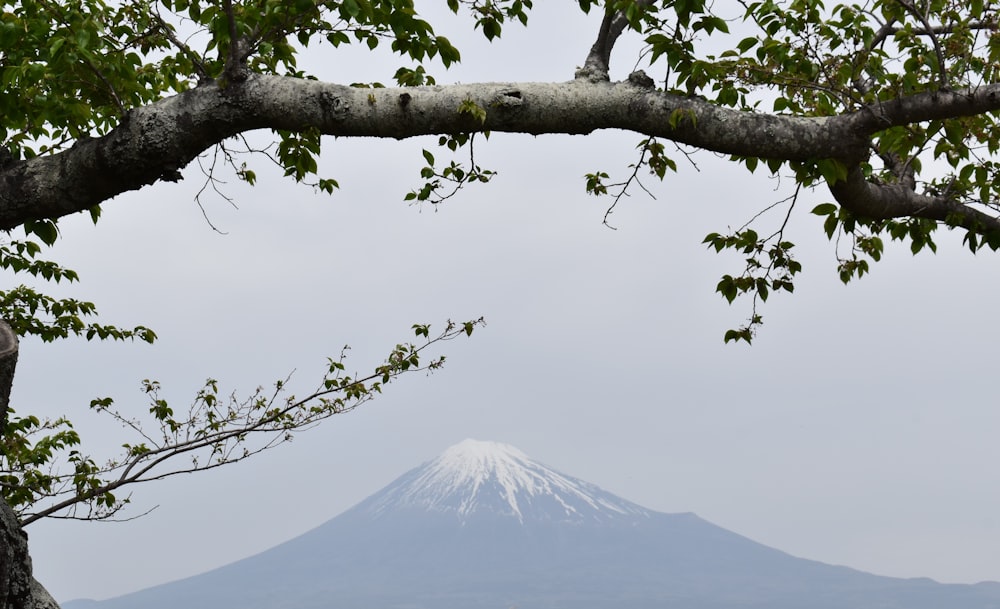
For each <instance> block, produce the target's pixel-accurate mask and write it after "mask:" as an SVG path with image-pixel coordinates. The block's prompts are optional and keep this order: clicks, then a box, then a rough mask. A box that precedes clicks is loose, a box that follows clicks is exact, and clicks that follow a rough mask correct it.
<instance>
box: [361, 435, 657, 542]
mask: <svg viewBox="0 0 1000 609" xmlns="http://www.w3.org/2000/svg"><path fill="white" fill-rule="evenodd" d="M365 505H366V507H367V509H368V510H369V511H370V513H371V514H372V515H374V516H378V515H379V514H384V513H390V512H393V511H396V510H404V509H413V508H416V509H422V510H429V511H437V512H446V513H452V514H454V515H455V516H456V517H458V518H459V520H462V521H465V520H467V519H469V518H471V517H474V516H477V515H479V516H482V515H487V516H497V515H499V516H510V517H514V518H517V519H518V520H519V521H520V522H524V520H525V519H529V520H542V521H566V522H577V523H582V522H585V521H596V522H600V521H606V520H611V519H620V518H623V517H645V518H648V517H649V516H650V515H651V514H652V512H650V511H649V510H647V509H645V508H643V507H640V506H638V505H636V504H634V503H631V502H629V501H625V500H624V499H622V498H620V497H616V496H615V495H612V494H611V493H608V492H606V491H603V490H601V489H600V488H598V487H596V486H594V485H593V484H590V483H589V482H584V481H583V480H579V479H577V478H573V477H571V476H567V475H565V474H561V473H559V472H557V471H555V470H553V469H550V468H549V467H547V466H545V465H542V464H541V463H538V462H537V461H533V460H531V459H530V458H528V456H527V455H525V454H524V453H523V452H521V451H519V450H518V449H516V448H514V447H513V446H509V445H506V444H500V443H499V442H481V441H477V440H465V441H464V442H461V443H459V444H456V445H454V446H452V447H451V448H449V449H448V450H446V451H445V452H444V453H443V454H442V455H441V456H439V457H438V458H437V459H434V460H433V461H431V462H429V463H425V464H424V465H422V466H421V467H418V468H416V469H414V470H412V471H410V472H409V473H407V474H405V475H403V476H402V477H401V478H400V479H399V480H397V481H396V482H395V483H394V484H392V485H390V486H389V487H387V488H386V489H385V490H383V491H382V492H380V493H378V494H377V495H375V496H373V497H372V498H370V499H369V500H368V501H366V502H365Z"/></svg>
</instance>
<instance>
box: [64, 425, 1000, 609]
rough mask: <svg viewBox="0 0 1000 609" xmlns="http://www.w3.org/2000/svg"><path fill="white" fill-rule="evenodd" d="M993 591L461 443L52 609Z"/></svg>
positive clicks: (600, 606) (999, 604)
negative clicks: (294, 515) (192, 561)
mask: <svg viewBox="0 0 1000 609" xmlns="http://www.w3.org/2000/svg"><path fill="white" fill-rule="evenodd" d="M998 588H1000V586H997V585H979V586H962V585H943V584H938V583H935V582H933V581H930V580H926V579H919V580H901V579H894V578H887V577H878V576H874V575H870V574H866V573H861V572H859V571H855V570H852V569H848V568H845V567H834V566H830V565H825V564H822V563H818V562H814V561H808V560H803V559H799V558H795V557H792V556H790V555H788V554H785V553H783V552H780V551H778V550H775V549H772V548H768V547H766V546H763V545H761V544H758V543H756V542H753V541H751V540H749V539H746V538H744V537H741V536H739V535H737V534H735V533H732V532H729V531H726V530H725V529H722V528H720V527H717V526H715V525H712V524H711V523H708V522H706V521H704V520H702V519H700V518H698V517H697V516H695V515H693V514H663V513H658V512H653V511H650V510H646V509H645V508H642V507H640V506H638V505H636V504H633V503H630V502H628V501H626V500H624V499H621V498H619V497H616V496H614V495H612V494H610V493H607V492H605V491H602V490H601V489H599V488H597V487H595V486H593V485H591V484H589V483H586V482H583V481H581V480H578V479H575V478H572V477H570V476H566V475H564V474H560V473H558V472H555V471H553V470H551V469H550V468H548V467H546V466H544V465H541V464H539V463H536V462H534V461H532V460H531V459H529V458H528V457H527V456H526V455H524V454H523V453H521V452H520V451H517V450H516V449H513V448H511V447H509V446H505V445H502V444H496V443H489V442H475V441H471V440H467V441H465V442H462V443H461V444H458V445H456V446H454V447H452V448H450V449H448V450H447V451H446V452H445V453H444V454H442V455H441V456H440V457H438V458H437V459H435V460H434V461H431V462H429V463H427V464H424V465H423V466H421V467H418V468H416V469H414V470H412V471H410V472H408V473H406V474H404V475H403V476H401V477H400V478H399V479H397V480H396V481H395V482H393V483H392V484H390V485H389V486H387V487H385V488H384V489H382V490H381V491H379V492H378V493H376V494H375V495H372V496H371V497H369V498H368V499H366V500H364V501H362V502H361V503H359V504H358V505H356V506H355V507H353V508H351V509H350V510H348V511H347V512H344V513H343V514H341V515H340V516H337V517H336V518H334V519H332V520H330V521H328V522H327V523H325V524H323V525H321V526H320V527H318V528H316V529H314V530H313V531H310V532H308V533H306V534H304V535H302V536H300V537H298V538H296V539H293V540H291V541H289V542H286V543H284V544H282V545H280V546H277V547H275V548H272V549H271V550H268V551H266V552H263V553H261V554H259V555H257V556H253V557H250V558H247V559H245V560H242V561H239V562H236V563H233V564H231V565H227V566H225V567H222V568H220V569H216V570H214V571H211V572H209V573H206V574H203V575H199V576H196V577H192V578H188V579H185V580H181V581H179V582H173V583H170V584H165V585H163V586H158V587H155V588H151V589H148V590H143V591H141V592H137V593H135V594H130V595H127V596H124V597H121V598H118V599H112V600H109V601H103V602H99V603H92V604H91V603H86V604H85V603H81V602H75V603H66V604H65V605H64V609H125V608H129V609H133V608H141V609H168V608H170V609H173V608H175V607H185V608H188V609H201V608H204V609H209V608H211V609H237V608H238V609H279V608H282V609H285V608H287V609H314V608H317V609H318V608H320V607H334V606H336V607H347V608H350V609H369V608H370V609H376V608H377V609H393V608H398V609H404V608H406V609H424V608H426V609H431V608H433V609H478V608H483V609H485V608H500V609H503V608H507V607H514V606H516V607H519V608H521V609H532V608H538V609H549V608H551V609H556V608H572V609H605V608H611V607H629V608H632V609H645V608H650V609H651V608H654V607H657V608H661V607H674V606H676V607H684V608H690V609H715V608H719V609H722V608H723V607H725V608H727V609H730V608H760V609H764V608H765V607H766V608H768V609H792V608H795V609H799V608H801V607H810V608H813V609H848V608H850V609H868V608H871V609H875V608H879V609H892V608H900V609H903V608H906V609H945V608H947V609H998V608H1000V590H998Z"/></svg>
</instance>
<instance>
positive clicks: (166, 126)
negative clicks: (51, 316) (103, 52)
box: [0, 76, 1000, 230]
mask: <svg viewBox="0 0 1000 609" xmlns="http://www.w3.org/2000/svg"><path fill="white" fill-rule="evenodd" d="M643 82H648V79H642V78H635V79H630V80H629V81H625V82H620V83H610V82H601V81H597V82H594V81H592V80H590V79H587V78H578V79H577V80H575V81H571V82H565V83H485V84H468V85H450V86H436V87H412V88H385V89H365V88H355V87H348V86H343V85H336V84H330V83H323V82H318V81H311V80H303V79H296V78H290V77H280V76H251V77H249V78H248V79H247V80H246V81H244V82H239V83H236V82H229V83H228V84H227V85H226V86H225V87H223V86H220V85H219V84H217V83H213V82H208V83H206V84H204V85H202V86H199V87H197V88H195V89H193V90H191V91H187V92H185V93H181V94H178V95H175V96H173V97H170V98H166V99H164V100H161V101H159V102H157V103H154V104H151V105H149V106H145V107H141V108H135V109H133V110H131V111H130V112H129V113H128V114H127V115H126V116H125V118H124V119H123V120H122V122H121V124H120V125H119V126H118V127H116V128H115V129H114V130H112V131H111V132H110V133H109V134H107V135H105V136H103V137H100V138H93V139H87V140H82V141H79V142H77V143H76V145H74V146H73V147H72V148H71V149H68V150H66V151H63V152H61V153H59V154H55V155H51V156H45V157H39V158H35V159H30V160H27V161H19V162H12V163H7V164H6V165H3V166H0V229H10V228H13V227H16V226H18V225H20V224H22V223H24V222H25V221H28V220H37V219H42V218H58V217H61V216H64V215H67V214H71V213H75V212H79V211H84V210H87V209H89V208H91V207H93V206H94V205H97V204H99V203H101V202H103V201H106V200H108V199H110V198H112V197H114V196H116V195H118V194H121V193H123V192H126V191H129V190H136V189H139V188H142V187H144V186H146V185H149V184H152V183H154V182H156V181H158V180H177V179H179V178H180V174H179V170H180V169H181V168H183V167H185V166H186V165H187V164H188V163H190V162H191V161H192V160H193V159H194V158H195V157H196V156H197V155H198V154H199V153H201V152H203V151H205V150H206V149H208V148H210V147H211V146H213V145H215V144H217V143H220V142H222V141H223V140H225V139H226V138H229V137H232V136H234V135H236V134H239V133H243V132H247V131H251V130H255V129H265V128H271V129H286V130H303V129H307V128H317V129H319V130H320V131H321V132H322V133H324V134H327V135H335V136H342V137H362V136H368V137H381V138H396V139H401V138H407V137H412V136H418V135H428V134H447V133H459V132H477V131H487V130H489V131H506V132H517V133H528V134H544V133H566V134H586V133H590V132H592V131H594V130H598V129H624V130H629V131H633V132H636V133H640V134H644V135H648V136H655V137H661V138H665V139H669V140H673V141H676V142H679V143H683V144H687V145H691V146H695V147H698V148H704V149H708V150H713V151H716V152H721V153H726V154H734V155H740V156H751V157H759V158H765V159H783V160H799V161H805V160H815V159H823V158H834V159H838V160H841V161H843V162H844V163H846V164H847V165H848V166H849V167H854V166H857V165H858V163H860V162H863V161H864V160H866V159H867V156H868V154H869V150H870V149H869V143H870V138H871V136H872V134H874V133H876V132H878V131H880V130H882V129H885V128H886V127H889V126H892V125H902V124H908V123H913V122H919V121H925V120H930V119H934V118H941V117H944V116H967V115H972V114H979V113H983V112H990V111H996V110H998V109H1000V84H998V85H989V86H984V87H979V88H978V89H976V90H975V91H954V92H938V93H928V94H918V95H914V96H911V97H904V98H901V99H898V100H893V101H891V102H886V103H883V104H880V105H879V106H877V107H871V108H866V109H863V110H860V111H858V112H855V113H851V114H844V115H840V116H833V117H793V116H785V115H773V114H765V113H756V112H743V111H738V110H733V109H729V108H723V107H719V106H717V105H715V104H712V103H710V102H708V101H705V100H701V99H698V98H692V97H687V96H683V95H677V94H673V93H667V92H663V91H657V90H655V89H653V88H652V87H647V86H642V84H641V83H643ZM466 100H471V101H473V102H475V103H476V104H477V105H478V106H480V107H481V108H482V109H484V110H485V111H486V118H485V120H484V121H483V122H480V121H479V120H477V119H476V118H475V117H473V116H471V114H469V113H460V112H459V111H458V108H459V106H460V105H461V104H462V103H463V102H464V101H466ZM866 184H867V185H868V186H867V187H865V188H859V187H858V185H857V184H855V185H854V187H852V188H840V189H836V188H834V189H833V194H834V196H835V198H837V199H838V201H840V202H841V203H842V204H844V205H845V206H847V207H849V208H850V209H852V211H855V212H856V213H859V214H861V215H870V216H873V217H877V216H876V214H875V213H874V212H879V213H882V214H885V213H891V214H893V215H913V216H923V217H929V218H935V219H937V218H938V217H940V216H941V215H942V214H948V213H951V212H954V211H955V207H956V206H955V204H954V203H950V204H948V205H949V209H947V210H944V208H943V207H942V205H943V204H942V205H939V204H937V203H935V202H934V201H932V200H929V199H928V198H927V197H917V196H915V194H914V193H911V192H905V191H904V190H901V189H898V188H897V189H889V190H885V189H884V187H885V185H883V184H879V183H876V182H866ZM887 197H888V198H892V199H893V201H894V205H893V206H891V207H887V206H886V205H885V202H886V198H887ZM929 202H930V203H931V205H930V207H928V203H929ZM962 209H965V208H960V209H959V211H961V210H962ZM984 218H986V217H985V216H984ZM984 221H985V220H983V219H978V220H977V224H982V222H984ZM989 222H990V223H989V224H988V225H986V226H984V227H983V228H984V229H990V230H995V229H998V228H1000V223H997V222H996V221H995V220H992V219H989Z"/></svg>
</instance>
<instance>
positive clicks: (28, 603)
mask: <svg viewBox="0 0 1000 609" xmlns="http://www.w3.org/2000/svg"><path fill="white" fill-rule="evenodd" d="M16 365H17V335H16V334H14V331H13V330H11V328H10V326H9V325H7V323H6V322H4V321H0V432H2V430H3V429H5V428H6V427H7V410H8V406H9V404H10V390H11V386H12V385H13V383H14V368H15V366H16ZM0 437H2V434H0ZM0 609H59V605H58V604H57V603H56V601H55V600H54V599H53V598H52V596H51V595H49V593H48V592H47V591H46V590H45V588H43V587H42V585H41V584H39V583H38V582H36V581H35V578H34V577H32V575H31V557H30V556H29V555H28V534H27V533H25V532H24V529H22V528H21V523H20V522H19V521H18V518H17V515H16V514H15V513H14V510H12V509H10V506H8V505H7V504H6V503H4V502H3V501H0Z"/></svg>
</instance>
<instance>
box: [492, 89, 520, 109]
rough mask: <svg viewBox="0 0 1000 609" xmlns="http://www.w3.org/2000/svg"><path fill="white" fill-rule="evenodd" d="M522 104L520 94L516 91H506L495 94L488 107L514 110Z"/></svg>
mask: <svg viewBox="0 0 1000 609" xmlns="http://www.w3.org/2000/svg"><path fill="white" fill-rule="evenodd" d="M523 103H524V99H523V98H522V97H521V92H520V91H519V90H517V89H507V90H505V91H501V92H499V93H497V94H496V97H494V98H493V101H491V102H490V106H491V107H494V108H516V107H518V106H520V105H521V104H523Z"/></svg>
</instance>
